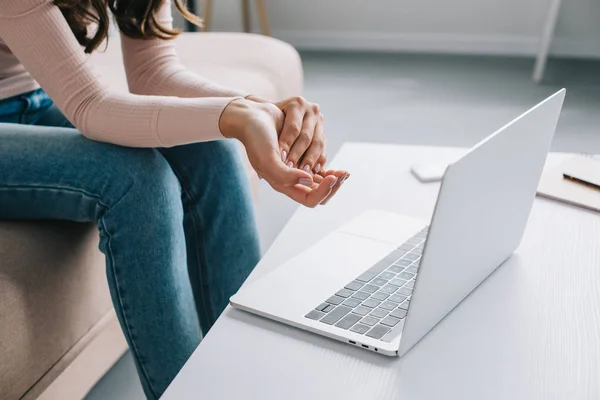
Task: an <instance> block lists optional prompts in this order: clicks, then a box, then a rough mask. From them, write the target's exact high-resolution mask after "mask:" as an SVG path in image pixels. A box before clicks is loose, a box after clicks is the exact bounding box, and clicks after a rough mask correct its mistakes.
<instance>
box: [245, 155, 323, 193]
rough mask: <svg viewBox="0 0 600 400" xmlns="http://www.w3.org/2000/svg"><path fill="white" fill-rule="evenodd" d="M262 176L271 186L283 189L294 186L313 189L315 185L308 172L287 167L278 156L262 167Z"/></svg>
mask: <svg viewBox="0 0 600 400" xmlns="http://www.w3.org/2000/svg"><path fill="white" fill-rule="evenodd" d="M257 172H258V174H259V175H260V176H262V177H263V178H265V179H266V180H267V182H269V184H271V186H274V185H278V186H282V187H291V186H294V185H298V184H300V185H304V186H307V187H311V186H312V184H313V179H312V175H311V174H309V173H307V172H306V171H302V170H300V169H297V168H290V167H288V166H286V165H285V164H284V163H283V161H281V160H280V159H279V158H277V157H276V156H273V157H272V158H271V159H269V161H268V162H266V163H263V164H262V165H261V169H260V171H257Z"/></svg>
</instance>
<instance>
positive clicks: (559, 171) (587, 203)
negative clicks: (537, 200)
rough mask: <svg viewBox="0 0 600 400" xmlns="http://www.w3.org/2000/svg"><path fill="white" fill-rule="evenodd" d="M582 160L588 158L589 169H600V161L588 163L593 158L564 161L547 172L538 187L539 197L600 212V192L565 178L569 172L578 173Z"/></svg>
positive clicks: (577, 157) (583, 156)
mask: <svg viewBox="0 0 600 400" xmlns="http://www.w3.org/2000/svg"><path fill="white" fill-rule="evenodd" d="M581 158H586V162H585V165H588V166H589V168H595V167H597V168H599V169H600V161H598V160H593V163H590V162H588V161H589V160H590V159H591V157H589V156H585V155H580V156H573V157H570V158H568V159H567V160H565V161H563V162H562V163H561V164H560V165H558V166H557V167H555V168H552V169H549V170H545V171H544V173H543V174H542V178H541V180H540V184H539V186H538V192H537V193H538V195H540V196H543V197H548V198H551V199H554V200H558V201H562V202H564V203H568V204H572V205H575V206H579V207H583V208H587V209H588V210H593V211H600V190H597V189H593V188H590V187H587V186H585V185H582V184H580V183H577V182H573V181H571V180H569V179H565V178H564V177H563V173H565V172H567V171H577V170H580V169H581V165H582V164H583V163H582V162H581V161H582V160H581Z"/></svg>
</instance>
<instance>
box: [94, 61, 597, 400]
mask: <svg viewBox="0 0 600 400" xmlns="http://www.w3.org/2000/svg"><path fill="white" fill-rule="evenodd" d="M302 58H303V60H304V67H305V77H306V81H305V82H306V85H305V86H306V90H305V97H307V98H308V99H310V100H312V101H315V102H318V103H319V104H320V105H321V109H322V110H323V113H324V114H325V116H326V127H327V136H328V147H329V151H328V153H329V154H330V155H334V154H335V152H336V151H337V150H338V149H339V148H340V146H341V145H342V143H343V142H346V141H362V142H384V143H405V144H425V145H446V146H470V145H473V144H474V143H476V142H477V141H478V140H479V139H481V138H483V137H484V136H486V135H488V134H490V133H491V132H492V131H494V130H495V129H497V128H499V127H500V126H502V125H503V124H505V123H506V122H508V121H509V120H511V119H512V118H513V117H515V116H517V115H518V114H519V113H521V112H522V111H524V110H526V109H527V108H529V107H530V106H532V105H534V104H535V103H537V102H538V101H539V100H541V99H543V98H544V97H545V96H547V95H549V94H551V93H552V92H553V91H555V90H557V89H558V88H561V87H566V88H567V100H566V103H565V107H564V109H563V113H562V116H561V119H560V123H559V127H558V131H557V134H556V137H555V140H554V144H553V150H554V151H571V152H590V153H591V152H595V153H600V61H576V60H551V61H550V65H549V68H548V71H547V74H546V79H545V82H544V84H543V85H540V86H536V85H534V84H533V83H532V81H531V78H530V76H531V69H532V65H533V61H532V60H530V59H519V58H487V57H447V56H427V55H391V54H389V55H388V54H377V55H374V54H355V53H354V54H349V53H339V54H335V53H334V54H332V53H326V54H323V53H304V54H303V55H302ZM295 208H296V205H295V204H294V203H292V202H291V201H289V200H287V199H286V198H284V197H283V196H281V195H279V194H277V193H274V192H273V191H271V190H270V189H269V187H268V186H267V185H266V184H264V183H263V186H262V187H261V191H260V201H259V205H258V210H257V212H258V220H259V230H260V236H261V241H262V245H263V249H267V248H268V247H269V246H270V244H271V243H272V242H273V240H274V239H275V237H276V236H277V234H278V233H279V231H280V230H281V229H282V228H283V226H284V225H285V223H286V222H287V220H288V219H289V218H290V216H291V214H292V213H293V211H294V210H295ZM143 398H144V396H143V393H142V392H141V389H140V387H139V383H138V381H137V377H136V375H135V370H134V367H133V362H132V360H131V356H130V355H129V354H126V355H125V356H124V357H123V358H122V359H121V360H120V361H119V362H118V363H117V364H116V365H115V366H114V367H113V369H112V370H111V371H109V373H108V374H107V375H106V376H105V377H104V378H103V379H102V380H101V381H100V382H99V383H98V385H96V387H95V388H94V389H93V390H92V391H91V392H90V394H89V395H88V397H87V399H88V400H104V399H111V400H120V399H127V400H136V399H143Z"/></svg>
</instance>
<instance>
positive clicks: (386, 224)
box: [231, 89, 565, 356]
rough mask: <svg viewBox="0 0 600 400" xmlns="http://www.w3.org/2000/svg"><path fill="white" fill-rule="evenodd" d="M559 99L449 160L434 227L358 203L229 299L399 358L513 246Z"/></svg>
mask: <svg viewBox="0 0 600 400" xmlns="http://www.w3.org/2000/svg"><path fill="white" fill-rule="evenodd" d="M564 96H565V90H564V89H563V90H560V91H559V92H557V93H556V94H554V95H553V96H551V97H549V98H547V99H546V100H544V101H543V102H541V103H540V104H538V105H536V106H535V107H533V108H532V109H530V110H529V111H527V112H526V113H524V114H523V115H521V116H519V117H518V118H516V119H515V120H513V121H512V122H510V123H508V124H507V125H505V126H504V127H502V128H501V129H499V130H498V131H497V132H495V133H494V134H492V135H491V136H489V137H488V138H487V139H485V140H483V141H482V142H480V143H479V144H477V145H476V146H475V147H473V148H472V149H471V150H470V151H468V152H467V153H466V154H465V155H464V156H462V157H461V158H460V159H459V160H457V161H456V162H454V163H452V164H451V165H450V166H449V167H448V168H447V169H446V173H445V175H444V179H443V182H442V185H441V188H440V191H439V195H438V199H437V204H436V207H435V211H434V215H433V218H432V220H431V226H428V223H427V221H422V220H418V219H414V218H410V217H405V216H400V215H396V214H394V213H391V212H387V211H376V210H373V211H367V212H365V213H364V214H362V215H361V216H359V217H358V218H356V219H354V220H352V221H351V222H349V223H348V224H347V225H345V226H343V227H341V228H339V229H338V230H336V231H335V232H333V233H331V234H329V235H327V236H326V237H325V238H323V239H322V240H321V241H320V242H318V243H317V244H316V245H314V246H313V247H311V248H309V249H308V250H306V251H304V252H303V253H301V254H300V255H298V256H296V257H294V258H292V259H290V260H289V261H287V262H286V263H284V264H283V265H281V266H280V267H278V268H276V269H275V270H274V271H272V272H271V273H269V274H267V275H266V276H264V277H262V278H260V279H258V280H257V281H255V282H253V283H251V284H249V285H245V286H244V287H243V288H242V289H241V290H240V291H239V292H238V293H237V294H236V295H234V296H233V297H232V298H231V304H232V305H233V306H234V307H235V308H239V309H241V310H245V311H248V312H251V313H254V314H258V315H261V316H263V317H267V318H271V319H274V320H276V321H279V322H282V323H284V324H288V325H292V326H295V327H298V328H301V329H305V330H307V331H310V332H314V333H317V334H319V335H323V336H327V337H329V338H332V339H337V340H340V341H343V342H345V343H348V344H350V345H353V346H357V347H360V348H364V349H367V350H370V351H374V352H378V353H381V354H385V355H389V356H393V355H404V354H405V353H406V352H407V351H408V350H410V349H411V348H412V347H413V346H414V345H415V344H416V343H417V342H418V341H419V340H420V339H421V338H423V336H425V335H426V334H427V332H429V331H430V330H431V329H432V328H433V327H434V326H435V325H436V324H437V323H439V322H440V321H441V320H442V319H443V318H444V317H445V316H446V315H447V314H448V313H449V312H450V311H451V310H452V309H453V308H454V307H456V306H457V305H458V304H459V303H460V302H461V301H462V300H463V299H464V298H465V297H466V296H467V295H468V294H469V293H470V292H471V291H473V290H474V289H475V288H476V287H477V286H478V285H479V284H480V283H481V282H482V281H483V280H484V279H485V278H486V277H487V276H488V275H490V273H492V271H494V270H495V269H496V268H497V267H498V266H499V265H500V264H502V263H503V262H504V261H505V260H506V259H507V258H508V257H510V256H511V254H512V253H513V252H514V251H515V249H516V248H517V246H518V245H519V242H520V241H521V238H522V236H523V232H524V230H525V225H526V223H527V219H528V217H529V212H530V210H531V207H532V204H533V200H534V197H535V193H536V189H537V185H538V182H539V179H540V176H541V173H542V169H543V166H544V162H545V160H546V155H547V153H548V151H549V149H550V144H551V142H552V137H553V136H554V131H555V128H556V124H557V122H558V117H559V114H560V110H561V108H562V104H563V99H564ZM498 301H502V299H498Z"/></svg>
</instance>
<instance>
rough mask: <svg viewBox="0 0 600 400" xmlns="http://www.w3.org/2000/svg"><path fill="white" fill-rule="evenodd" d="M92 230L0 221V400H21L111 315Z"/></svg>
mask: <svg viewBox="0 0 600 400" xmlns="http://www.w3.org/2000/svg"><path fill="white" fill-rule="evenodd" d="M105 276H106V275H105V265H104V257H103V255H102V254H101V253H100V252H99V251H98V234H97V230H96V227H95V226H94V225H92V224H80V223H70V222H40V221H36V222H7V221H0V360H1V362H0V399H18V398H20V397H21V396H23V395H24V394H25V393H26V392H27V391H28V390H29V389H30V388H31V387H32V386H34V385H35V384H36V382H37V381H38V380H40V378H41V377H42V376H44V374H46V372H47V371H49V370H50V369H51V368H52V367H53V365H54V364H55V363H57V362H58V361H59V360H60V359H61V357H63V356H64V355H65V354H67V352H68V351H69V350H70V349H71V348H72V347H73V346H74V345H75V344H76V343H77V342H78V341H79V340H80V339H81V338H82V337H84V336H85V334H86V332H88V331H89V330H90V329H92V328H93V327H94V326H95V325H96V323H97V322H98V321H99V320H100V319H102V317H103V316H105V315H106V314H107V313H109V312H110V311H111V308H112V304H111V301H110V296H109V292H108V286H107V283H106V277H105Z"/></svg>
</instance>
